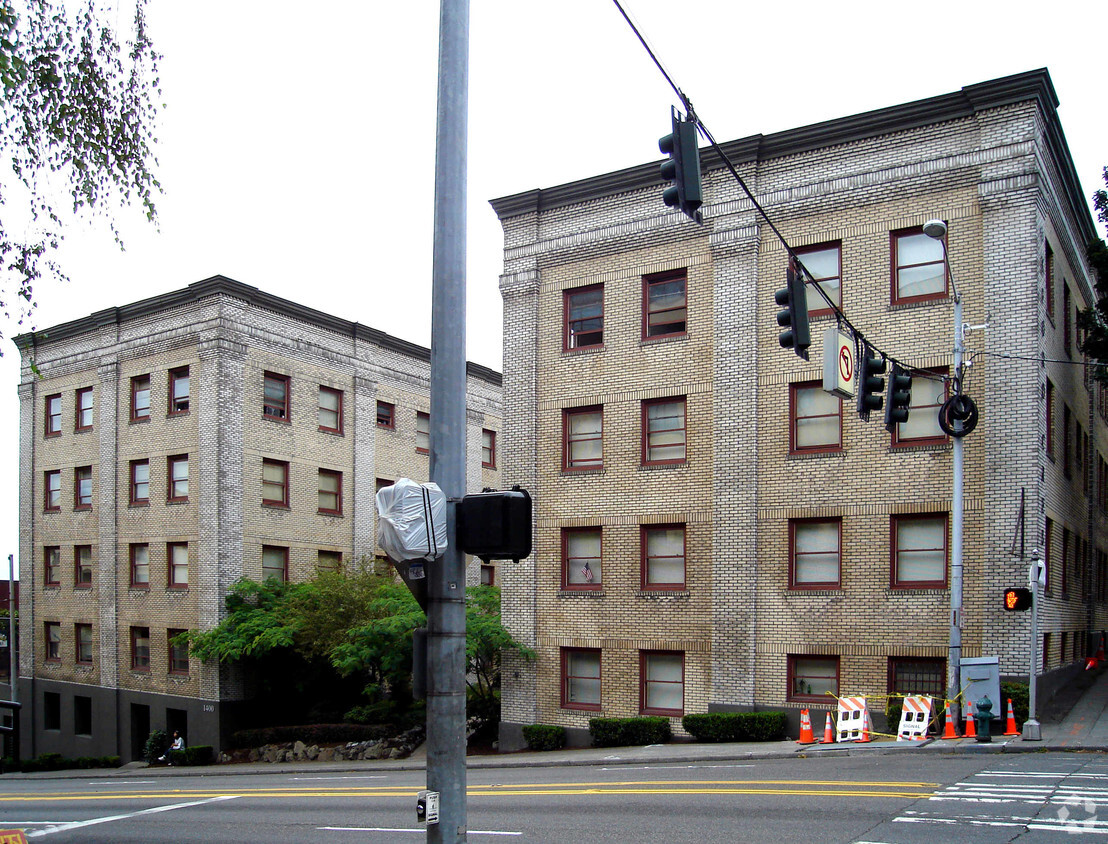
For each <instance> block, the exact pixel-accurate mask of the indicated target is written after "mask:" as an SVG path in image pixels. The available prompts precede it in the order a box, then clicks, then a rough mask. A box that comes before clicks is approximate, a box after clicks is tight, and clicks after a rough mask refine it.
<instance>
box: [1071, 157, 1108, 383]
mask: <svg viewBox="0 0 1108 844" xmlns="http://www.w3.org/2000/svg"><path fill="white" fill-rule="evenodd" d="M1103 175H1104V184H1105V187H1108V167H1105V168H1104V173H1103ZM1093 207H1094V208H1095V209H1096V212H1097V219H1098V220H1100V222H1102V223H1104V224H1105V225H1106V226H1108V190H1104V189H1101V190H1098V191H1095V192H1094V193H1093ZM1086 255H1088V258H1089V266H1090V267H1092V270H1093V275H1094V279H1093V282H1094V284H1095V285H1096V304H1094V305H1093V306H1092V307H1091V308H1086V309H1085V310H1083V311H1081V312H1080V313H1079V314H1078V316H1077V320H1078V325H1079V326H1080V327H1081V328H1082V329H1083V330H1084V332H1085V337H1084V339H1083V340H1082V341H1081V351H1082V352H1084V353H1085V354H1087V355H1088V356H1089V357H1090V358H1092V359H1093V360H1094V361H1096V362H1097V363H1098V364H1099V366H1097V367H1096V368H1095V369H1094V373H1093V374H1094V375H1095V377H1096V378H1097V380H1099V381H1108V366H1106V364H1108V245H1105V243H1104V241H1103V240H1094V241H1093V242H1092V243H1090V244H1089V245H1088V247H1087V248H1086Z"/></svg>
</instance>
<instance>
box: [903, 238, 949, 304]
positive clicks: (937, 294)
mask: <svg viewBox="0 0 1108 844" xmlns="http://www.w3.org/2000/svg"><path fill="white" fill-rule="evenodd" d="M892 252H893V297H892V301H893V304H894V305H895V304H900V303H904V302H920V301H925V300H927V299H939V298H942V297H944V296H946V262H945V261H944V260H943V244H942V242H941V241H938V240H935V239H934V238H931V237H928V236H927V235H925V234H924V233H923V230H922V228H914V229H906V230H904V231H899V232H893V233H892Z"/></svg>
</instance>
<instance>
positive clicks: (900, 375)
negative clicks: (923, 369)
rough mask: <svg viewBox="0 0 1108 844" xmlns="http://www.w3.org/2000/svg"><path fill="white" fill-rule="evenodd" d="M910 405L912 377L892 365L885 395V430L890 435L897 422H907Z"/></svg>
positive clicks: (895, 365)
mask: <svg viewBox="0 0 1108 844" xmlns="http://www.w3.org/2000/svg"><path fill="white" fill-rule="evenodd" d="M911 403H912V376H911V375H909V374H908V370H906V369H903V368H901V366H900V365H899V364H895V363H894V364H893V371H892V374H891V375H890V376H889V391H888V392H887V393H886V394H885V429H886V430H887V431H888V432H889V433H892V431H893V428H895V427H896V425H897V423H898V422H907V421H908V409H909V405H911Z"/></svg>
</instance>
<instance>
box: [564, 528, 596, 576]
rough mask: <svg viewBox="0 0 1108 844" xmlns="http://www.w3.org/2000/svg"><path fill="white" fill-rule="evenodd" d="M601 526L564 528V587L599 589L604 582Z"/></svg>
mask: <svg viewBox="0 0 1108 844" xmlns="http://www.w3.org/2000/svg"><path fill="white" fill-rule="evenodd" d="M600 536H601V531H600V528H598V527H597V528H565V529H563V530H562V561H563V563H562V588H564V589H599V588H600V587H601V586H602V584H603V582H604V581H603V578H602V577H601V574H602V566H601V555H600V548H601V542H600Z"/></svg>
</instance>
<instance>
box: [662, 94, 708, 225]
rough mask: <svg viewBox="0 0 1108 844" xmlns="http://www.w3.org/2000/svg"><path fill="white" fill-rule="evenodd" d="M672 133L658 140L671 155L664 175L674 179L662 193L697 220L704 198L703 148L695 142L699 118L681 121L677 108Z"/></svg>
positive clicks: (670, 203)
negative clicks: (702, 189) (701, 156)
mask: <svg viewBox="0 0 1108 844" xmlns="http://www.w3.org/2000/svg"><path fill="white" fill-rule="evenodd" d="M670 116H671V119H672V121H673V132H672V133H671V134H669V135H666V136H665V137H664V138H660V139H659V140H658V149H660V150H661V151H662V152H664V153H666V154H667V155H669V160H668V161H663V162H662V178H663V179H667V180H668V181H671V182H673V184H672V185H670V186H669V187H667V188H666V189H665V191H663V192H662V201H663V202H665V204H666V205H668V206H669V207H670V208H679V209H680V210H681V211H682V212H684V213H685V214H687V215H688V216H689V217H691V218H692V219H693V220H696V222H698V223H699V222H702V220H701V216H700V211H699V210H698V209H699V208H700V206H701V204H703V201H704V197H703V194H702V192H701V189H700V148H699V147H698V146H697V144H696V121H695V120H682V119H681V118H680V116H679V115H678V114H677V111H676V110H673V111H672V114H671V115H670Z"/></svg>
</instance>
